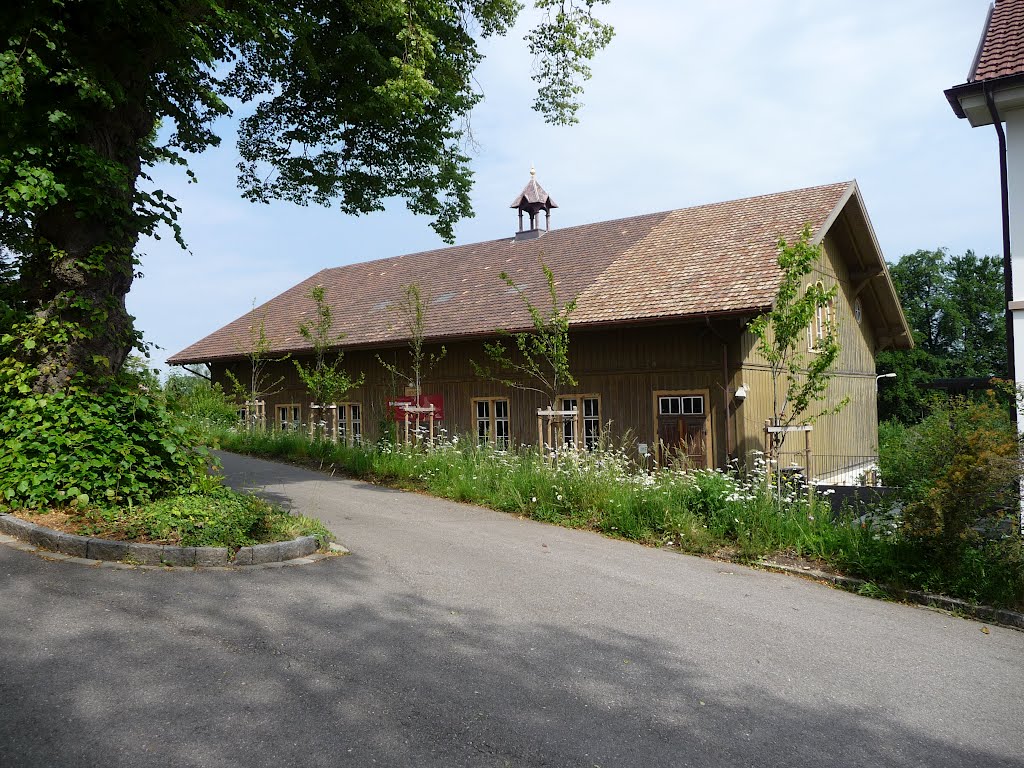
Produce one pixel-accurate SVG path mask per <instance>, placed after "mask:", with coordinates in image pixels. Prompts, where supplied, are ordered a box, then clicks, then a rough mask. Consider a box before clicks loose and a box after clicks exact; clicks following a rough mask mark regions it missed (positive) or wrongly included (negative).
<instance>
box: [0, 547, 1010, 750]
mask: <svg viewBox="0 0 1024 768" xmlns="http://www.w3.org/2000/svg"><path fill="white" fill-rule="evenodd" d="M0 572H3V573H4V574H6V576H7V578H6V584H5V590H4V602H3V604H2V608H0V610H2V614H0V615H2V618H3V619H4V620H3V621H2V622H0V665H2V669H3V675H2V678H0V755H2V756H3V759H2V761H0V762H2V763H3V764H4V765H11V766H55V765H74V766H129V765H130V766H218V767H223V768H234V767H235V766H238V767H239V768H241V767H242V766H246V767H248V766H274V767H275V768H277V767H279V766H293V765H294V766H311V767H314V768H319V767H321V766H322V767H323V768H328V767H333V766H339V765H351V766H371V765H380V766H410V767H411V766H417V767H422V766H559V767H565V766H586V767H587V768H592V767H593V766H601V767H602V768H605V767H610V766H644V767H645V768H646V767H655V766H730V767H731V766H779V765H783V766H787V767H788V768H800V767H803V766H806V767H807V768H820V767H821V766H857V767H858V768H862V767H863V766H890V767H892V768H911V767H914V768H917V767H921V766H928V767H929V768H947V767H948V768H963V767H964V766H988V767H990V768H1002V767H1004V766H1005V767H1007V768H1008V767H1010V766H1022V765H1024V758H1022V757H1021V747H1022V746H1024V743H1022V741H1021V738H1020V736H1019V730H1018V731H1017V733H1016V735H1009V736H1007V737H1006V739H1007V740H1006V741H1003V742H1002V743H1000V744H992V745H990V746H974V747H969V746H965V745H963V744H960V743H957V738H956V737H954V736H952V735H951V736H950V737H949V738H941V737H937V736H936V735H934V733H931V734H929V733H928V732H927V731H926V730H925V729H924V728H922V727H915V726H913V725H910V724H908V722H907V720H906V719H905V718H904V717H903V715H902V713H901V712H900V711H899V710H898V708H896V707H895V706H894V705H893V703H892V702H891V701H887V700H880V701H878V702H877V705H872V706H870V707H851V706H848V705H845V704H843V703H841V701H842V699H843V692H842V691H841V690H840V687H841V685H844V684H848V683H841V682H840V681H836V683H835V685H836V688H835V690H821V691H820V692H816V694H815V695H814V696H813V697H812V698H811V699H809V700H806V701H800V700H798V699H794V697H793V696H792V695H786V691H785V690H783V689H782V688H784V686H785V683H784V682H783V683H779V682H778V681H777V679H776V678H775V677H774V674H773V666H775V664H776V663H777V662H778V659H773V658H771V657H763V658H762V657H760V656H759V654H758V653H757V652H753V651H752V652H751V655H750V657H749V658H746V659H744V660H742V661H739V662H737V663H738V664H741V665H742V667H743V668H742V674H741V675H740V676H739V679H741V680H743V682H741V683H736V684H732V685H723V684H722V683H721V680H722V679H723V678H722V675H721V674H720V671H719V670H717V669H715V668H714V665H713V664H711V663H709V661H708V658H709V657H710V656H713V654H711V653H709V651H710V650H711V644H712V643H714V642H716V640H715V638H713V637H706V638H705V637H700V636H695V637H692V638H688V639H687V640H688V642H687V643H685V644H684V645H683V646H680V644H679V643H673V644H668V643H662V642H657V641H652V640H651V639H650V638H649V637H642V636H640V635H635V634H632V633H630V632H628V631H610V630H608V629H607V628H606V627H588V626H579V627H575V628H572V629H568V630H567V629H566V628H564V627H562V626H559V625H557V624H555V623H554V622H553V621H551V619H550V617H548V616H545V615H543V613H537V614H536V615H529V616H519V615H517V616H512V617H510V616H500V615H498V614H496V613H493V612H490V611H486V610H472V611H464V610H461V609H460V608H458V607H457V606H456V605H454V604H453V603H452V602H450V601H448V600H446V599H445V596H444V595H443V594H439V595H432V596H428V595H420V594H413V593H410V592H402V591H398V592H394V591H391V592H388V591H386V590H385V589H383V588H382V587H383V585H382V582H381V579H380V576H379V574H378V573H377V569H376V566H375V565H374V564H373V563H372V562H370V561H369V560H368V559H365V558H360V557H359V556H357V555H355V556H349V557H345V558H336V559H332V560H328V561H324V562H322V563H319V564H316V565H312V566H305V567H302V568H285V569H278V570H272V571H270V570H267V571H248V572H240V573H224V572H211V571H207V572H180V571H175V572H164V571H156V572H144V571H114V570H103V569H92V568H85V567H81V566H76V565H71V564H50V563H43V562H42V561H40V560H38V559H37V558H34V557H32V556H30V555H27V554H24V553H21V552H14V551H11V550H4V551H0ZM680 647H684V648H686V649H687V650H686V651H685V652H684V653H680V651H679V649H680ZM836 651H837V653H842V649H836ZM870 663H871V661H870V660H865V664H870ZM808 673H809V674H810V670H809V671H808ZM946 714H947V716H948V718H949V720H950V722H951V723H953V722H954V721H955V720H956V719H957V717H958V713H957V712H956V711H950V712H948V713H946ZM993 725H994V727H997V724H993ZM1016 726H1019V723H1018V724H1015V726H1014V727H1016ZM932 730H933V731H937V732H939V733H941V732H942V728H941V727H939V728H933V729H932ZM984 740H985V736H984V735H983V734H982V735H979V737H978V742H979V744H983V743H984ZM1008 745H1010V746H1011V747H1013V748H1012V749H1011V748H1009V747H1008Z"/></svg>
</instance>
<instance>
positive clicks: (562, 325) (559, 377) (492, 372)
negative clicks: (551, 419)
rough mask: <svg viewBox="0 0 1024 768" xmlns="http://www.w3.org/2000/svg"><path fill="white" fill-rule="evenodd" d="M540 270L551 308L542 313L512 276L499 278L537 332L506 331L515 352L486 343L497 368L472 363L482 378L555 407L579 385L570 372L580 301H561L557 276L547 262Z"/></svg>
mask: <svg viewBox="0 0 1024 768" xmlns="http://www.w3.org/2000/svg"><path fill="white" fill-rule="evenodd" d="M540 268H541V270H543V272H544V279H545V281H546V283H547V289H548V297H549V298H550V300H551V308H550V309H549V310H547V311H546V312H542V311H541V310H539V309H538V308H537V307H535V306H534V305H533V304H532V303H531V302H530V300H529V298H528V297H527V296H526V293H525V292H524V291H523V289H522V288H521V287H520V286H519V285H517V284H516V282H515V281H514V280H513V279H512V278H511V277H510V276H509V275H508V273H506V272H502V273H501V275H499V277H500V278H501V279H502V280H503V281H505V284H506V285H508V287H509V288H511V289H512V290H514V291H515V292H516V293H517V294H518V295H519V298H520V299H521V300H522V302H523V304H524V306H525V307H526V310H527V312H529V314H530V321H531V322H532V324H533V330H532V331H525V332H520V333H507V332H503V335H505V336H507V337H509V338H511V339H512V342H513V344H514V346H515V353H513V352H511V351H510V350H509V349H508V348H507V347H506V346H505V344H504V342H502V341H500V340H499V341H495V342H487V343H485V344H484V351H485V352H486V353H487V356H488V358H490V362H491V364H492V365H493V366H494V368H491V367H490V366H485V365H480V364H479V363H477V362H475V361H470V362H471V364H472V366H473V370H474V371H475V372H476V374H477V375H478V376H481V377H483V378H488V379H492V380H494V381H497V382H499V383H501V384H504V385H505V386H507V387H513V388H515V389H521V390H528V391H532V392H539V393H541V394H542V395H543V396H544V397H545V398H546V399H547V401H548V403H549V405H550V407H552V408H554V407H555V401H556V400H557V399H558V395H559V394H561V392H562V391H563V389H564V388H565V387H567V386H568V387H574V386H576V379H575V378H574V377H573V375H572V372H571V371H570V370H569V318H570V315H572V313H573V312H574V311H575V309H576V299H572V300H571V301H568V302H565V303H564V304H563V303H562V302H560V301H559V298H558V287H557V286H556V284H555V276H554V274H553V273H552V272H551V270H550V269H549V268H548V267H547V265H546V264H544V262H543V261H542V262H541V264H540Z"/></svg>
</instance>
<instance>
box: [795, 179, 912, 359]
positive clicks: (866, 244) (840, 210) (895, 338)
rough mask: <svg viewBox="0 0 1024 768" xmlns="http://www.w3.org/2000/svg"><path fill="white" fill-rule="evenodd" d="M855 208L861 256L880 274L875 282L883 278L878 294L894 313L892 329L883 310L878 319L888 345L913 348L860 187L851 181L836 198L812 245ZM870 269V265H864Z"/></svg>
mask: <svg viewBox="0 0 1024 768" xmlns="http://www.w3.org/2000/svg"><path fill="white" fill-rule="evenodd" d="M850 205H855V206H856V211H857V214H858V215H859V217H860V220H861V222H863V226H862V228H861V229H862V234H863V235H864V236H863V237H862V238H861V240H862V244H861V245H862V247H861V249H860V251H861V253H862V255H864V256H867V257H869V258H870V259H871V261H872V262H874V263H873V264H871V265H870V266H871V267H873V268H875V269H878V270H879V273H878V275H877V276H876V277H875V279H876V280H877V279H884V280H885V284H884V287H883V288H882V289H881V291H879V294H880V296H879V298H880V303H882V302H883V301H884V303H885V304H888V305H889V309H890V310H895V311H894V313H893V317H894V318H895V320H896V322H895V326H896V327H893V324H892V323H890V322H889V320H888V319H887V318H886V317H885V316H884V315H885V314H886V313H885V312H884V308H881V307H880V309H882V310H883V317H882V318H881V319H882V320H883V321H884V323H885V327H886V330H887V331H888V332H889V333H888V336H887V337H888V338H889V342H888V345H891V346H893V347H895V348H903V349H913V347H914V338H913V334H912V333H911V330H910V324H909V323H908V322H907V317H906V315H905V314H904V312H903V306H902V305H901V304H900V300H899V294H898V293H896V286H895V285H894V284H893V282H892V276H891V275H890V274H889V269H888V267H887V265H886V263H885V257H884V255H883V254H882V247H881V245H880V244H879V242H878V235H877V234H876V233H875V228H874V225H872V223H871V217H870V216H869V215H868V210H867V207H866V206H865V205H864V198H863V196H862V195H861V192H860V185H858V184H857V182H856V181H851V182H850V186H849V188H848V189H847V191H846V192H845V193H844V194H843V196H842V197H841V198H840V199H839V202H838V203H837V204H836V207H835V208H834V209H833V211H832V213H831V214H829V216H828V217H827V218H826V219H825V222H824V223H823V224H822V226H821V228H820V230H819V231H818V234H817V235H816V236H815V242H816V243H820V242H822V241H823V240H824V238H825V235H826V234H827V232H828V230H829V229H831V227H832V225H833V224H834V223H835V222H836V221H837V220H838V219H839V217H840V216H842V215H843V214H844V213H845V212H846V211H847V209H848V206H850ZM865 266H869V265H865Z"/></svg>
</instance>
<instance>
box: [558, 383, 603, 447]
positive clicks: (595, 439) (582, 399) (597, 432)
mask: <svg viewBox="0 0 1024 768" xmlns="http://www.w3.org/2000/svg"><path fill="white" fill-rule="evenodd" d="M588 401H590V402H594V403H596V404H597V412H596V413H594V414H590V415H587V405H588ZM572 403H576V404H577V405H579V404H581V403H582V406H583V413H582V414H580V418H581V419H582V421H583V445H584V447H585V448H586V449H587V450H588V451H592V450H594V449H595V448H597V446H598V444H599V443H600V442H601V396H600V395H598V394H595V393H592V392H591V393H586V394H579V395H559V396H558V405H559V410H562V411H571V410H573V409H574V408H576V407H577V405H572ZM575 442H576V421H575V420H574V419H570V418H568V417H566V419H565V421H563V422H562V445H566V446H572V445H574V444H575Z"/></svg>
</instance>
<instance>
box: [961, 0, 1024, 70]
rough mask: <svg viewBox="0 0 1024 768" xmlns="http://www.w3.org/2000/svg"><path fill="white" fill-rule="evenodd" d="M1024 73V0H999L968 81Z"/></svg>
mask: <svg viewBox="0 0 1024 768" xmlns="http://www.w3.org/2000/svg"><path fill="white" fill-rule="evenodd" d="M1019 74H1024V0H996V2H995V5H994V6H993V8H992V11H991V14H990V15H989V19H988V24H987V26H986V28H985V31H984V32H983V33H982V41H981V46H980V48H979V50H978V55H977V59H976V61H975V63H974V68H973V70H972V71H971V74H970V76H969V77H968V78H967V81H968V82H972V83H973V82H981V81H983V80H994V79H995V78H997V77H1007V76H1010V75H1019Z"/></svg>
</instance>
